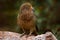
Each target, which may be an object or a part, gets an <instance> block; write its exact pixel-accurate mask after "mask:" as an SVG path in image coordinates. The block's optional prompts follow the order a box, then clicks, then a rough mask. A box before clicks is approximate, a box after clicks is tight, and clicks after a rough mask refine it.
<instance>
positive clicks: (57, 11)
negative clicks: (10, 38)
mask: <svg viewBox="0 0 60 40" xmlns="http://www.w3.org/2000/svg"><path fill="white" fill-rule="evenodd" d="M24 2H30V3H31V4H32V6H33V7H34V9H35V15H36V17H37V26H38V28H39V34H42V33H45V32H46V31H51V32H52V33H53V34H54V35H55V36H56V37H57V38H58V40H60V0H0V31H12V32H17V33H19V30H20V29H19V27H18V26H17V15H18V13H19V8H20V5H21V4H22V3H24Z"/></svg>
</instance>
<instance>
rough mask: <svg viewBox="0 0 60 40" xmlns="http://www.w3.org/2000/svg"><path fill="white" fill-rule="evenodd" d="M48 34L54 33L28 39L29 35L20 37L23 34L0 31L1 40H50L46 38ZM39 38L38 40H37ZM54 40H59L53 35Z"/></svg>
mask: <svg viewBox="0 0 60 40" xmlns="http://www.w3.org/2000/svg"><path fill="white" fill-rule="evenodd" d="M47 34H50V35H51V34H52V33H49V32H47V33H45V34H41V35H37V36H33V35H31V36H28V37H26V36H27V35H24V36H22V37H20V35H21V34H19V33H15V32H9V31H0V40H40V39H41V40H47V39H48V40H50V39H49V38H47V39H45V38H46V35H47ZM47 36H49V35H47ZM36 38H37V39H36ZM51 38H52V40H57V39H56V37H55V36H54V35H53V34H52V37H51Z"/></svg>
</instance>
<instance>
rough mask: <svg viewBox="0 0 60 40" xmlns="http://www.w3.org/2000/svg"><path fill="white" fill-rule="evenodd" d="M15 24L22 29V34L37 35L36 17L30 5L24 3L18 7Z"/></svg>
mask: <svg viewBox="0 0 60 40" xmlns="http://www.w3.org/2000/svg"><path fill="white" fill-rule="evenodd" d="M17 24H18V26H19V27H20V28H21V29H22V31H23V33H22V35H21V37H22V36H23V35H24V34H27V35H29V36H30V35H37V34H38V32H37V29H38V28H37V26H36V16H35V14H34V8H33V7H32V5H31V3H29V2H26V3H23V4H22V5H21V6H20V9H19V13H18V16H17Z"/></svg>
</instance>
